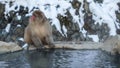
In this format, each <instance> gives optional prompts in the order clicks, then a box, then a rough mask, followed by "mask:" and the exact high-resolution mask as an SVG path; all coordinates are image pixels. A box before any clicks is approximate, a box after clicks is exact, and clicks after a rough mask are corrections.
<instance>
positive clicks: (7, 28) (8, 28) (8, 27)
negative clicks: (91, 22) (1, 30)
mask: <svg viewBox="0 0 120 68" xmlns="http://www.w3.org/2000/svg"><path fill="white" fill-rule="evenodd" d="M10 26H11V24H7V26H6V28H5V30H6V32H9V30H10Z"/></svg>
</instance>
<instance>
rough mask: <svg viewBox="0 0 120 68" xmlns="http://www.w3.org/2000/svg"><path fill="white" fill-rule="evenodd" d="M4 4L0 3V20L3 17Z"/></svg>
mask: <svg viewBox="0 0 120 68" xmlns="http://www.w3.org/2000/svg"><path fill="white" fill-rule="evenodd" d="M4 11H5V4H2V3H0V18H1V17H3V16H4Z"/></svg>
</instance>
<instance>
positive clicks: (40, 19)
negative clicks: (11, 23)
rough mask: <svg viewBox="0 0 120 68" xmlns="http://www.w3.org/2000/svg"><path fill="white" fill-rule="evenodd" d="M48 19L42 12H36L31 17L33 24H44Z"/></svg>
mask: <svg viewBox="0 0 120 68" xmlns="http://www.w3.org/2000/svg"><path fill="white" fill-rule="evenodd" d="M46 19H47V18H46V17H45V15H44V13H43V12H42V11H40V10H36V11H34V12H33V14H32V16H31V17H30V21H31V22H40V23H43V22H44V21H45V20H46Z"/></svg>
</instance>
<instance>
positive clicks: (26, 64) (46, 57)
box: [0, 50, 120, 68]
mask: <svg viewBox="0 0 120 68" xmlns="http://www.w3.org/2000/svg"><path fill="white" fill-rule="evenodd" d="M0 68H120V62H119V59H118V58H117V57H115V56H112V55H110V54H108V53H106V52H103V51H100V50H55V51H52V52H47V51H44V52H37V51H29V52H25V51H20V52H15V53H10V54H2V55H0Z"/></svg>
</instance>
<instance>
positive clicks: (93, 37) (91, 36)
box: [88, 35, 99, 42]
mask: <svg viewBox="0 0 120 68" xmlns="http://www.w3.org/2000/svg"><path fill="white" fill-rule="evenodd" d="M88 37H90V38H92V39H93V41H94V42H99V38H98V35H88Z"/></svg>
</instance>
